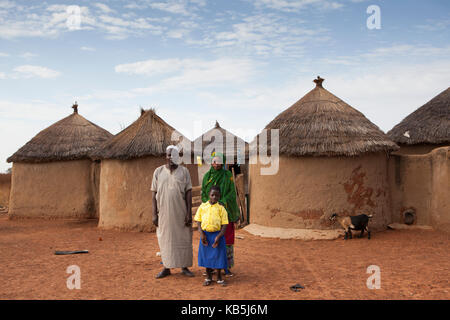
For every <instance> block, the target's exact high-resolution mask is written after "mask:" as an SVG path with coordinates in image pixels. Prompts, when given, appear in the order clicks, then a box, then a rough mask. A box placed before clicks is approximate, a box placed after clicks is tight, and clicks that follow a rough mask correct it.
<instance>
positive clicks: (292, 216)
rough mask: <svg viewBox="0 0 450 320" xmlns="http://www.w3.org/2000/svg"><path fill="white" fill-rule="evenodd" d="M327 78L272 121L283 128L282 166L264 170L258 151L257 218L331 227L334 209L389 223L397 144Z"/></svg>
mask: <svg viewBox="0 0 450 320" xmlns="http://www.w3.org/2000/svg"><path fill="white" fill-rule="evenodd" d="M322 81H323V79H322V78H320V77H318V78H317V79H316V80H314V82H315V83H316V87H315V88H314V89H313V90H311V91H310V92H308V93H307V94H306V95H305V96H304V97H303V98H302V99H300V100H299V101H297V102H296V103H294V104H293V105H292V106H291V107H289V108H288V109H287V110H285V111H283V112H282V113H281V114H279V115H278V116H277V117H276V118H275V119H274V120H272V121H271V122H270V123H269V124H268V125H267V126H266V129H270V130H271V129H279V153H280V154H279V169H278V172H277V173H276V174H274V175H262V174H261V170H260V169H261V168H262V167H264V166H263V165H262V164H260V163H257V164H252V162H253V161H255V160H254V157H253V156H251V159H250V222H251V223H255V224H260V225H265V226H270V227H284V228H299V229H303V228H306V229H330V228H331V227H332V226H331V225H330V223H329V217H330V215H331V214H332V213H333V212H336V213H340V214H349V215H355V214H360V213H367V214H373V215H374V218H373V220H372V223H371V225H372V226H373V227H375V228H381V227H384V226H386V225H387V224H388V223H390V219H391V217H390V212H389V210H390V206H389V190H388V183H387V163H388V157H387V154H388V153H389V152H390V151H393V150H396V149H398V146H397V145H396V144H395V143H394V142H392V141H391V140H390V139H389V138H388V137H387V136H386V135H385V134H384V133H383V132H382V131H381V130H380V129H379V128H378V127H377V126H376V125H374V124H373V123H371V122H370V121H369V120H368V119H367V118H366V117H365V116H364V115H363V114H362V113H361V112H359V111H357V110H355V109H354V108H352V107H351V106H349V105H348V104H347V103H345V102H344V101H342V100H341V99H339V98H338V97H336V96H334V95H333V94H332V93H330V92H329V91H327V90H326V89H324V88H323V87H322ZM268 136H270V133H268ZM259 137H260V135H258V137H257V138H258V139H259ZM272 156H274V155H273V154H272Z"/></svg>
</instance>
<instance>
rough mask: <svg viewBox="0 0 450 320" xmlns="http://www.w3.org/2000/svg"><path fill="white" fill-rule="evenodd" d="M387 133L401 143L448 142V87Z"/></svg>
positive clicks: (449, 100)
mask: <svg viewBox="0 0 450 320" xmlns="http://www.w3.org/2000/svg"><path fill="white" fill-rule="evenodd" d="M387 134H388V136H389V137H390V138H391V139H392V140H394V141H395V142H397V143H402V144H422V143H424V144H442V143H449V142H450V88H447V89H446V90H444V91H443V92H441V93H440V94H438V95H437V96H436V97H434V98H433V99H431V100H430V101H428V102H427V103H426V104H424V105H423V106H421V107H420V108H419V109H417V110H416V111H414V112H413V113H411V114H410V115H409V116H407V117H406V118H405V119H403V120H402V122H400V123H399V124H397V125H396V126H395V127H394V128H392V129H391V130H390V131H389V132H388V133H387Z"/></svg>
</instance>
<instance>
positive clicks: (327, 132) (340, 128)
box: [266, 77, 398, 157]
mask: <svg viewBox="0 0 450 320" xmlns="http://www.w3.org/2000/svg"><path fill="white" fill-rule="evenodd" d="M323 80H324V79H322V78H319V77H318V79H315V80H314V82H315V83H316V87H315V88H314V89H313V90H311V91H310V92H308V93H307V94H306V95H305V96H304V97H303V98H301V99H300V100H298V101H297V102H296V103H294V104H293V105H292V106H291V107H289V108H288V109H287V110H285V111H283V112H282V113H280V114H279V115H278V116H277V117H276V118H275V119H273V120H272V121H271V122H270V123H269V124H268V125H267V126H266V129H268V130H269V129H279V130H280V131H279V139H280V154H283V155H286V156H297V157H299V156H329V157H331V156H356V155H361V154H364V153H370V152H382V151H383V152H389V151H393V150H396V149H398V147H397V146H396V145H395V143H394V142H392V141H391V140H390V139H389V138H388V137H386V135H385V134H384V133H383V132H382V131H381V130H380V129H379V128H378V127H377V126H376V125H375V124H373V123H372V122H370V121H369V120H368V119H367V118H366V117H365V116H364V115H363V114H362V113H361V112H359V111H358V110H356V109H354V108H352V107H351V106H350V105H348V104H347V103H345V102H344V101H342V100H341V99H339V98H338V97H336V96H335V95H333V94H332V93H331V92H329V91H328V90H326V89H325V88H323V86H322V82H323Z"/></svg>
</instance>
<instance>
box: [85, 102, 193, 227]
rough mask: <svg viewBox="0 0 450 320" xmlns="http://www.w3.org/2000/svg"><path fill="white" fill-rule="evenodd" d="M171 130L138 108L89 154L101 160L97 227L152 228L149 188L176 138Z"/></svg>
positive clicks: (165, 124)
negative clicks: (126, 123)
mask: <svg viewBox="0 0 450 320" xmlns="http://www.w3.org/2000/svg"><path fill="white" fill-rule="evenodd" d="M174 131H175V129H174V128H172V127H171V126H170V125H169V124H167V123H166V122H165V121H164V120H163V119H161V118H160V117H159V116H157V115H156V113H155V111H154V110H153V109H150V110H141V116H140V117H139V118H138V119H137V120H136V121H134V122H133V123H132V124H131V125H130V126H128V127H127V128H125V129H124V130H122V131H121V132H119V133H118V134H117V135H115V136H114V137H113V138H112V139H111V140H109V141H108V142H106V143H105V144H103V145H102V146H101V147H100V148H98V149H96V150H95V151H94V152H93V153H91V157H92V158H93V159H96V160H97V159H98V160H101V177H100V209H99V211H100V214H99V215H100V217H99V223H98V226H99V228H103V229H119V230H124V231H126V230H133V231H154V227H153V225H152V194H151V191H150V187H151V183H152V178H153V172H154V171H155V169H156V168H158V167H159V166H161V165H163V164H165V163H166V159H165V154H166V148H167V147H168V146H169V145H172V144H173V145H176V144H177V142H178V141H179V140H178V141H173V140H172V137H173V136H172V134H173V133H174ZM176 134H177V135H178V136H179V137H180V139H187V138H185V137H183V136H181V135H180V134H178V133H176ZM187 142H188V144H189V145H190V143H191V141H189V140H187Z"/></svg>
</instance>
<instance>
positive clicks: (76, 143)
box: [7, 103, 113, 163]
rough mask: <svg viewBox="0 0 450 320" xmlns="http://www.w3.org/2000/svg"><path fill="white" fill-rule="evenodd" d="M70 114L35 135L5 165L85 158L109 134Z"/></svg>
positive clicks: (77, 115)
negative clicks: (8, 163) (9, 163)
mask: <svg viewBox="0 0 450 320" xmlns="http://www.w3.org/2000/svg"><path fill="white" fill-rule="evenodd" d="M72 107H73V109H74V112H73V113H72V114H70V115H69V116H67V117H65V118H63V119H61V120H59V121H57V122H55V123H54V124H52V125H51V126H50V127H48V128H46V129H44V130H42V131H41V132H39V133H38V134H37V135H36V136H35V137H33V138H32V139H31V140H30V141H28V142H27V143H26V144H25V145H24V146H23V147H21V148H20V149H19V150H17V151H16V152H15V153H14V154H13V155H12V156H11V157H9V158H8V159H7V161H8V162H30V163H39V162H52V161H66V160H80V159H89V153H90V152H91V151H92V150H93V149H95V148H96V147H97V146H98V145H100V144H101V143H103V142H105V141H106V140H108V139H110V138H111V137H112V136H113V135H112V134H111V133H110V132H108V131H106V130H105V129H103V128H101V127H99V126H98V125H96V124H94V123H92V122H90V121H88V120H86V119H85V118H84V117H83V116H81V115H79V114H78V109H77V107H78V104H77V103H75V104H74V105H73V106H72Z"/></svg>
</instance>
